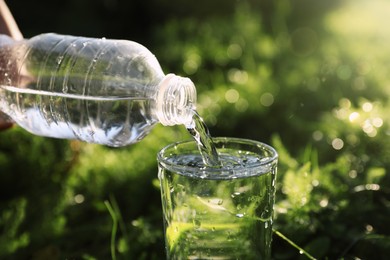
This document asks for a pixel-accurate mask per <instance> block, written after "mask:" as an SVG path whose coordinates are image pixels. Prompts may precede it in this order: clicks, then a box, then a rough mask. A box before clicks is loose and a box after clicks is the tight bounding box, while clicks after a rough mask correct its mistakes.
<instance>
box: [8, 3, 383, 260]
mask: <svg viewBox="0 0 390 260" xmlns="http://www.w3.org/2000/svg"><path fill="white" fill-rule="evenodd" d="M7 3H8V5H9V7H10V9H11V11H12V12H13V14H14V16H15V19H16V21H17V22H18V24H19V26H20V29H21V30H22V32H23V34H24V36H25V37H26V38H30V37H32V36H34V35H37V34H40V33H44V32H56V33H60V34H71V35H79V36H90V37H106V38H114V39H128V40H133V41H137V42H139V43H141V44H143V45H144V46H146V47H147V48H148V49H149V50H151V51H152V52H153V53H154V54H155V55H156V56H157V58H158V60H159V61H160V64H161V65H162V67H163V69H164V71H165V72H166V73H168V72H172V73H175V74H179V75H182V76H187V77H190V78H191V79H192V80H193V81H194V82H195V84H196V87H197V90H198V111H199V113H200V114H201V115H202V116H203V117H204V119H205V121H206V124H207V125H208V126H209V128H210V132H211V134H212V135H213V136H233V137H241V138H250V139H255V140H259V141H262V142H265V143H269V144H271V145H273V146H274V147H275V148H276V149H277V150H278V152H279V155H280V158H279V169H278V181H277V194H276V205H275V221H274V229H275V230H277V231H279V232H281V233H282V234H284V235H285V236H286V237H288V238H289V239H290V240H291V241H292V242H294V243H295V244H297V245H298V246H299V247H301V248H302V249H303V250H304V251H305V252H307V253H308V254H310V255H311V256H312V257H313V258H317V259H326V258H327V259H387V257H388V256H389V254H390V225H389V219H390V176H389V174H388V172H389V170H390V136H389V135H390V121H389V119H390V118H389V117H390V113H389V112H388V111H389V109H390V104H389V94H390V78H389V67H390V58H389V57H390V48H389V46H390V27H389V26H388V17H389V15H390V2H389V1H386V0H375V1H369V0H341V1H340V0H328V1H310V0H293V1H289V0H279V1H272V0H256V1H255V0H223V1H222V0H213V1H208V0H198V1H194V2H191V1H189V2H188V1H187V2H186V3H185V4H184V3H183V1H179V0H170V1H167V0H149V1H145V0H132V1H130V0H128V1H125V0H83V1H80V0H63V1H52V0H35V1H30V0H19V1H7ZM189 138H190V136H189V135H188V133H186V131H185V129H184V127H181V126H178V127H162V126H160V125H159V126H157V127H156V128H154V130H153V131H152V132H151V133H150V134H149V135H148V136H147V137H146V138H145V139H144V140H143V141H141V142H139V143H137V144H135V145H132V146H129V147H125V148H117V149H113V148H108V147H104V146H100V145H92V144H86V143H82V142H78V141H67V140H56V139H50V138H42V137H36V136H33V135H31V134H29V133H27V132H26V131H24V130H23V129H21V128H19V127H17V126H16V127H13V128H12V129H11V130H8V131H4V132H1V133H0V259H110V258H111V257H112V255H111V242H110V241H111V232H112V228H113V220H115V221H116V222H117V223H118V231H117V233H116V240H115V245H114V246H115V252H116V257H117V259H164V240H163V227H162V213H161V202H160V194H159V192H160V191H159V184H158V180H157V162H156V153H157V152H158V150H159V149H161V148H162V147H164V146H165V145H167V144H169V143H171V142H175V141H179V140H184V139H189ZM109 209H110V210H111V211H110V210H109ZM112 215H113V216H114V219H113V217H112ZM272 255H273V259H307V256H306V255H305V254H303V251H302V250H301V251H300V250H299V249H297V248H295V247H294V246H292V245H291V244H290V243H288V242H287V241H286V240H284V239H282V238H281V237H280V236H278V235H277V234H274V240H273V253H272Z"/></svg>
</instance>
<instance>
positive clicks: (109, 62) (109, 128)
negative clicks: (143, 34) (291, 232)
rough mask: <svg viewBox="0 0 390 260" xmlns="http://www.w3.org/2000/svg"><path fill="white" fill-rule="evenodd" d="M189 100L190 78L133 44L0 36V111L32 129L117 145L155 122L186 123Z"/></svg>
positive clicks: (191, 100)
mask: <svg viewBox="0 0 390 260" xmlns="http://www.w3.org/2000/svg"><path fill="white" fill-rule="evenodd" d="M195 104H196V89H195V86H194V84H193V83H192V81H191V80H189V79H188V78H183V77H179V76H176V75H173V74H168V75H164V73H163V71H162V69H161V67H160V65H159V63H158V61H157V59H156V58H155V56H154V55H153V54H152V53H151V52H150V51H149V50H147V49H146V48H145V47H143V46H142V45H140V44H138V43H135V42H132V41H124V40H107V39H104V38H103V39H93V38H84V37H74V36H64V35H57V34H42V35H38V36H36V37H33V38H31V39H29V40H23V41H13V40H12V39H11V38H9V37H7V36H0V110H1V111H3V112H4V113H6V114H8V115H9V116H10V117H11V118H12V119H13V120H14V121H15V122H16V123H17V124H18V125H20V126H21V127H23V128H25V129H26V130H28V131H29V132H31V133H33V134H36V135H42V136H48V137H56V138H66V139H79V140H83V141H86V142H90V143H99V144H104V145H108V146H125V145H128V144H131V143H134V142H137V141H139V140H141V139H142V138H143V137H144V136H145V135H146V134H147V133H148V132H149V131H150V130H151V129H152V127H153V126H154V125H155V124H156V123H158V122H160V123H161V124H163V125H166V126H168V125H177V124H184V125H186V124H189V123H191V122H192V116H193V111H194V110H195Z"/></svg>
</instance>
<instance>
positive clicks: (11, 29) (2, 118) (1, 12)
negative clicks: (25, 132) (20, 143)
mask: <svg viewBox="0 0 390 260" xmlns="http://www.w3.org/2000/svg"><path fill="white" fill-rule="evenodd" d="M0 34H6V35H8V36H10V37H11V38H13V39H15V40H21V39H23V35H22V33H21V32H20V30H19V28H18V25H17V24H16V22H15V19H14V17H13V16H12V14H11V12H10V10H9V9H8V6H7V4H6V3H5V2H4V0H0ZM0 66H1V62H0ZM0 77H2V75H0ZM11 126H12V121H11V119H10V118H9V117H8V116H7V115H5V114H4V113H2V112H1V111H0V131H1V130H4V129H7V128H9V127H11Z"/></svg>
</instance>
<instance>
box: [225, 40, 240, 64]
mask: <svg viewBox="0 0 390 260" xmlns="http://www.w3.org/2000/svg"><path fill="white" fill-rule="evenodd" d="M227 55H228V57H229V58H230V59H232V60H236V59H239V58H240V57H241V55H242V48H241V46H240V45H239V44H237V43H233V44H230V45H229V47H228V49H227Z"/></svg>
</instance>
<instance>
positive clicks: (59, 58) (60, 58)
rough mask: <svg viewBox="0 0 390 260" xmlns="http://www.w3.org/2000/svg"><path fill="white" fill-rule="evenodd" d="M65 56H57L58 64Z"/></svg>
mask: <svg viewBox="0 0 390 260" xmlns="http://www.w3.org/2000/svg"><path fill="white" fill-rule="evenodd" d="M63 58H64V56H58V57H57V64H58V65H60V64H61V62H62V59H63Z"/></svg>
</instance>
